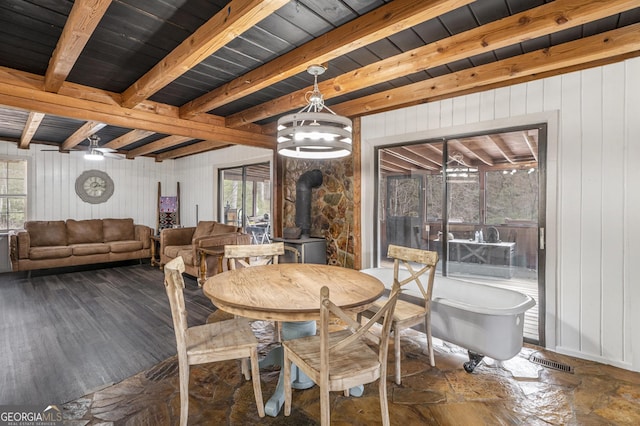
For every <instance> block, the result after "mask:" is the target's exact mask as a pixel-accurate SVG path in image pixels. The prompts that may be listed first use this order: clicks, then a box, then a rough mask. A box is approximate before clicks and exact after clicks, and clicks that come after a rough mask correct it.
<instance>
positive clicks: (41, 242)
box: [24, 220, 68, 257]
mask: <svg viewBox="0 0 640 426" xmlns="http://www.w3.org/2000/svg"><path fill="white" fill-rule="evenodd" d="M24 229H26V230H27V232H29V239H30V240H31V247H46V246H66V245H67V226H66V225H65V223H64V221H62V220H52V221H48V220H47V221H45V220H43V221H31V222H26V223H25V224H24ZM67 256H68V255H67ZM61 257H65V256H61Z"/></svg>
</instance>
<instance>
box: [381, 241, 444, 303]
mask: <svg viewBox="0 0 640 426" xmlns="http://www.w3.org/2000/svg"><path fill="white" fill-rule="evenodd" d="M387 256H388V257H390V258H393V277H394V280H396V281H398V284H399V285H400V286H403V285H406V284H408V283H410V282H412V281H413V282H415V283H416V284H417V285H418V289H419V290H420V293H422V297H423V298H424V300H425V308H428V305H429V301H430V300H431V295H432V293H433V280H434V278H435V274H436V265H437V264H438V260H439V258H438V253H437V252H435V251H428V250H421V249H415V248H410V247H402V246H396V245H393V244H390V245H389V249H388V251H387ZM412 263H414V264H415V263H417V264H419V265H420V267H419V269H417V270H416V269H414V265H412ZM401 264H402V266H404V267H405V268H406V269H407V271H409V274H410V276H409V277H408V278H405V279H404V280H399V277H398V276H399V273H400V265H401ZM427 272H428V273H429V275H428V277H427V278H426V284H427V286H426V288H425V286H424V285H423V283H422V281H421V278H424V277H423V276H424V275H425V274H426V273H427Z"/></svg>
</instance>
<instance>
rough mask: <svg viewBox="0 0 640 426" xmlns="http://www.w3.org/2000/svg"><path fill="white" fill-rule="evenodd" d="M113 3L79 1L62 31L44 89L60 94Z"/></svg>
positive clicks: (107, 0)
mask: <svg viewBox="0 0 640 426" xmlns="http://www.w3.org/2000/svg"><path fill="white" fill-rule="evenodd" d="M110 4H111V0H76V1H75V2H74V3H73V7H72V8H71V12H70V13H69V17H68V18H67V22H66V23H65V25H64V28H63V29H62V34H61V35H60V38H59V39H58V44H57V45H56V48H55V50H54V51H53V54H52V55H51V59H50V60H49V66H48V67H47V72H46V74H45V77H44V89H45V90H46V91H48V92H57V91H58V90H60V87H62V83H63V82H64V81H65V80H66V79H67V76H68V75H69V73H70V72H71V69H72V68H73V66H74V65H75V63H76V61H77V60H78V57H79V56H80V53H82V50H83V49H84V46H85V45H86V44H87V41H89V38H90V37H91V34H93V32H94V31H95V29H96V27H97V26H98V23H99V22H100V20H101V19H102V16H103V15H104V14H105V12H106V11H107V9H108V8H109V5H110Z"/></svg>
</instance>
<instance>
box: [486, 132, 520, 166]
mask: <svg viewBox="0 0 640 426" xmlns="http://www.w3.org/2000/svg"><path fill="white" fill-rule="evenodd" d="M495 136H496V135H486V136H485V140H486V141H487V142H488V143H490V144H492V145H493V146H495V147H496V149H497V150H498V152H499V153H500V155H501V156H502V158H504V159H505V160H507V162H508V163H510V164H515V163H516V161H515V160H514V157H515V155H514V154H513V152H512V151H511V149H510V148H509V145H507V144H506V143H505V141H503V140H502V138H498V137H495Z"/></svg>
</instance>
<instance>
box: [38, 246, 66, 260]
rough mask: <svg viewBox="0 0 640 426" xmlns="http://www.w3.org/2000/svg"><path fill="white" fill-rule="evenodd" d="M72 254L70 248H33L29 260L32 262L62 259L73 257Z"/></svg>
mask: <svg viewBox="0 0 640 426" xmlns="http://www.w3.org/2000/svg"><path fill="white" fill-rule="evenodd" d="M71 253H72V250H71V247H70V246H43V247H33V248H32V249H31V250H29V258H30V259H31V260H43V259H61V258H63V257H69V256H71Z"/></svg>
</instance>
